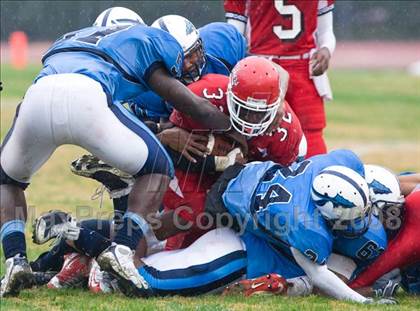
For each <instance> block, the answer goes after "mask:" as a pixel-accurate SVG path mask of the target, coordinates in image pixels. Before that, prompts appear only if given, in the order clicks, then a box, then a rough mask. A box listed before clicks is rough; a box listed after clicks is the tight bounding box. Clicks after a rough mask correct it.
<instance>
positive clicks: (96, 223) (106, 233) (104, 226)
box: [80, 219, 111, 239]
mask: <svg viewBox="0 0 420 311" xmlns="http://www.w3.org/2000/svg"><path fill="white" fill-rule="evenodd" d="M80 227H81V228H85V229H89V230H93V231H96V232H97V233H99V234H100V235H102V236H103V237H105V238H107V239H110V238H111V221H109V220H102V219H89V220H83V221H81V222H80Z"/></svg>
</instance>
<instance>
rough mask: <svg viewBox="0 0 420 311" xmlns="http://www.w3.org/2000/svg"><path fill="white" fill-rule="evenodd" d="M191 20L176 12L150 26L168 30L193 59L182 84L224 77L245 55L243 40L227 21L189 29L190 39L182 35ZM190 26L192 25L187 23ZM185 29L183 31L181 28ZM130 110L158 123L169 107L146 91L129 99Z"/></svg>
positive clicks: (158, 97)
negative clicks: (208, 76)
mask: <svg viewBox="0 0 420 311" xmlns="http://www.w3.org/2000/svg"><path fill="white" fill-rule="evenodd" d="M190 24H191V22H190V21H189V20H188V19H186V18H184V17H182V16H178V15H167V16H163V17H160V18H158V19H157V20H156V21H154V22H153V23H152V27H155V28H159V29H162V30H165V31H167V32H169V33H170V34H171V35H172V36H173V37H174V38H176V39H177V41H178V42H179V43H180V44H181V46H182V47H183V50H184V55H185V58H191V59H193V60H194V59H195V60H196V61H194V62H192V63H193V64H195V65H194V66H190V71H189V72H187V74H186V75H184V77H183V78H182V81H183V83H184V84H189V83H191V82H194V81H196V80H198V79H199V78H200V77H201V76H203V75H205V74H208V73H217V74H223V75H226V76H228V75H229V74H230V71H231V70H232V68H233V67H234V66H235V65H236V63H237V62H238V61H240V60H241V59H243V58H244V57H245V56H246V49H247V45H246V40H245V38H244V36H243V35H241V34H240V33H239V32H238V31H237V30H236V28H235V27H234V26H232V25H230V24H227V23H220V22H216V23H210V24H208V25H206V26H204V27H202V28H199V29H198V32H197V33H195V32H192V33H191V35H190V36H192V35H194V36H195V37H194V39H190V38H188V37H186V36H185V33H187V31H186V30H187V28H188V27H190V26H189V25H190ZM191 25H192V24H191ZM183 29H186V30H185V31H181V30H183ZM130 107H131V110H132V111H133V112H134V113H135V114H136V115H137V116H138V117H139V118H140V119H142V120H144V119H151V120H153V121H155V122H158V121H159V119H160V118H168V117H169V115H170V113H171V111H172V107H171V105H170V104H167V103H165V101H164V100H163V99H162V98H161V97H160V96H158V95H157V94H156V93H154V92H146V93H143V94H141V95H139V96H138V97H137V98H136V99H135V100H133V101H131V102H130Z"/></svg>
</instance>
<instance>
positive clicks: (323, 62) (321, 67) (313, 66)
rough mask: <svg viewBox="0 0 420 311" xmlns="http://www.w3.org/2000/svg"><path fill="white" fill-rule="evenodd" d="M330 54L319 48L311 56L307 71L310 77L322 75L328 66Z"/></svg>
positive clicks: (326, 50) (325, 49)
mask: <svg viewBox="0 0 420 311" xmlns="http://www.w3.org/2000/svg"><path fill="white" fill-rule="evenodd" d="M330 58H331V54H330V51H329V50H328V49H327V48H325V47H324V48H321V49H319V50H318V51H316V52H315V53H314V55H312V57H311V60H310V62H309V71H310V75H311V76H320V75H322V74H323V73H324V72H325V71H326V70H327V69H328V66H329V63H330Z"/></svg>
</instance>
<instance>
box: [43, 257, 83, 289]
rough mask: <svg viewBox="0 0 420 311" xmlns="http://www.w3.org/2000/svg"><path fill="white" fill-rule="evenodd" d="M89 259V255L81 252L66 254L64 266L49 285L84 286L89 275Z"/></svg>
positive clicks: (52, 286) (63, 286)
mask: <svg viewBox="0 0 420 311" xmlns="http://www.w3.org/2000/svg"><path fill="white" fill-rule="evenodd" d="M89 261H90V258H89V257H87V256H85V255H82V254H79V253H70V254H67V255H65V256H64V264H63V268H62V269H61V271H60V272H58V273H57V274H56V275H55V276H54V277H53V278H52V279H51V280H50V281H49V282H48V284H47V287H48V288H55V289H58V288H71V287H82V286H83V285H84V284H86V281H87V278H88V276H89Z"/></svg>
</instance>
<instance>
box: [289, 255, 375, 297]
mask: <svg viewBox="0 0 420 311" xmlns="http://www.w3.org/2000/svg"><path fill="white" fill-rule="evenodd" d="M291 251H292V254H293V257H294V258H295V260H296V262H297V263H298V264H299V266H300V267H301V268H302V269H303V271H305V273H306V274H307V275H308V277H309V278H310V279H311V280H312V282H313V284H314V286H316V287H318V288H319V289H321V290H322V291H323V292H325V293H326V294H328V295H330V296H331V297H334V298H337V299H340V300H350V301H355V302H362V303H363V302H365V301H367V299H366V298H365V297H363V296H362V295H360V294H358V293H357V292H355V291H354V290H352V289H351V288H350V287H348V286H347V285H346V284H344V282H343V281H341V280H340V279H339V278H338V276H336V275H335V274H334V273H333V272H331V271H330V270H328V268H327V265H319V264H316V263H314V262H312V261H310V260H309V259H308V258H306V257H305V256H304V255H303V254H302V253H301V252H299V251H298V250H297V249H295V248H293V247H291Z"/></svg>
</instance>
